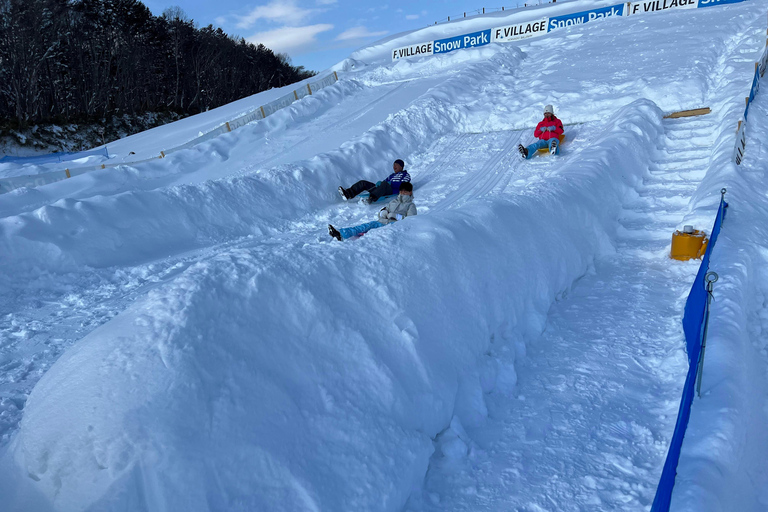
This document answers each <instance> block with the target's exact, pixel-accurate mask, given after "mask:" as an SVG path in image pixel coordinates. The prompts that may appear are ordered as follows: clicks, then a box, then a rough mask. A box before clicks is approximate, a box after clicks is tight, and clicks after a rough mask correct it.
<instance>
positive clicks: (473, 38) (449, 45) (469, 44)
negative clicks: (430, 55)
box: [434, 29, 491, 54]
mask: <svg viewBox="0 0 768 512" xmlns="http://www.w3.org/2000/svg"><path fill="white" fill-rule="evenodd" d="M490 42H491V29H488V30H483V31H481V32H473V33H471V34H465V35H463V36H457V37H451V38H449V39H439V40H437V41H435V42H434V48H435V49H434V52H435V54H438V53H448V52H452V51H453V50H460V49H462V48H474V47H476V46H485V45H487V44H490Z"/></svg>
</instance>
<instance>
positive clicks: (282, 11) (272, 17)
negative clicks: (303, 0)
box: [236, 0, 315, 28]
mask: <svg viewBox="0 0 768 512" xmlns="http://www.w3.org/2000/svg"><path fill="white" fill-rule="evenodd" d="M314 12H315V10H314V9H302V8H300V7H299V6H298V5H296V0H272V2H270V3H268V4H267V5H260V6H258V7H256V8H255V9H253V10H252V11H251V12H249V13H248V14H246V15H245V16H236V18H237V19H238V21H237V28H251V27H252V26H253V25H254V23H256V22H257V21H258V20H267V21H272V22H276V23H283V24H286V25H297V24H299V23H301V22H303V21H304V20H306V19H307V18H308V17H309V16H310V15H311V14H313V13H314Z"/></svg>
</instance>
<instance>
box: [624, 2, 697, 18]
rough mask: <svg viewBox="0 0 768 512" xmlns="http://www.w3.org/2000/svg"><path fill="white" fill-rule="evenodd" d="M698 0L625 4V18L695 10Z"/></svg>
mask: <svg viewBox="0 0 768 512" xmlns="http://www.w3.org/2000/svg"><path fill="white" fill-rule="evenodd" d="M697 3H698V0H648V1H646V2H627V4H628V6H629V11H628V13H627V16H631V15H633V14H645V13H648V12H658V11H668V10H669V9H695V8H696V7H697Z"/></svg>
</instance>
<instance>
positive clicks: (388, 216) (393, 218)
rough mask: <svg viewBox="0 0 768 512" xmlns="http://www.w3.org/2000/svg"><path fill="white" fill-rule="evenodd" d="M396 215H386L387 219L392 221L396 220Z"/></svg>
mask: <svg viewBox="0 0 768 512" xmlns="http://www.w3.org/2000/svg"><path fill="white" fill-rule="evenodd" d="M397 215H398V214H397V213H390V214H389V215H387V218H388V219H392V220H397Z"/></svg>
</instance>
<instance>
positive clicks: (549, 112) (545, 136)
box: [517, 105, 563, 159]
mask: <svg viewBox="0 0 768 512" xmlns="http://www.w3.org/2000/svg"><path fill="white" fill-rule="evenodd" d="M562 134H563V123H562V121H560V120H559V119H558V118H557V117H555V109H554V108H553V107H552V105H547V106H546V107H544V119H542V120H541V122H540V123H539V124H537V125H536V130H534V132H533V136H534V137H536V138H537V139H539V140H537V141H536V142H534V143H533V144H531V145H530V146H528V147H525V146H523V145H522V144H518V146H517V149H518V151H520V154H521V155H522V157H523V158H526V159H527V158H531V157H532V156H533V155H535V154H536V151H538V150H539V149H542V148H547V147H548V148H549V152H550V153H551V154H553V155H556V154H558V153H560V136H561V135H562Z"/></svg>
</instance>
